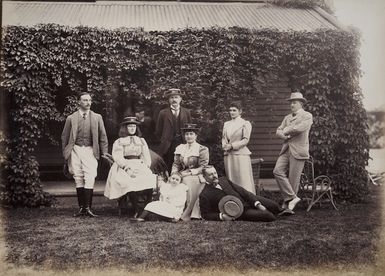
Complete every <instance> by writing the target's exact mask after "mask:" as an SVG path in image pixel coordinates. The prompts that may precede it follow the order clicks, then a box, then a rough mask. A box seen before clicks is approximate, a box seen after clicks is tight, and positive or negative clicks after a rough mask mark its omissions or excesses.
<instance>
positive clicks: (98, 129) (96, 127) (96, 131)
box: [61, 110, 108, 161]
mask: <svg viewBox="0 0 385 276" xmlns="http://www.w3.org/2000/svg"><path fill="white" fill-rule="evenodd" d="M89 116H90V120H91V133H92V150H93V153H94V156H95V158H96V159H99V157H100V151H101V152H102V154H104V153H107V152H108V139H107V134H106V129H105V128H104V123H103V119H102V116H101V115H100V114H98V113H95V112H93V111H91V110H90V112H89ZM78 124H79V110H78V111H76V112H74V113H72V114H71V115H69V116H68V117H67V119H66V122H65V124H64V129H63V132H62V135H61V141H62V151H63V156H64V159H65V160H66V161H67V160H68V159H69V158H70V156H71V152H72V149H73V148H74V145H75V141H76V135H77V133H78Z"/></svg>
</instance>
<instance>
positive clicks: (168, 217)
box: [131, 172, 188, 222]
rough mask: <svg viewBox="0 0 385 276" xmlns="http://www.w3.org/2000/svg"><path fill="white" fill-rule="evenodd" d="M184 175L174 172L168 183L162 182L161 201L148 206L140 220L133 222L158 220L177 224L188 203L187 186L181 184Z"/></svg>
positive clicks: (136, 219)
mask: <svg viewBox="0 0 385 276" xmlns="http://www.w3.org/2000/svg"><path fill="white" fill-rule="evenodd" d="M181 180H182V175H181V174H180V173H178V172H174V173H173V174H171V176H170V177H169V179H168V182H167V183H164V182H160V183H159V184H160V196H159V201H153V202H150V203H149V204H147V206H146V207H145V208H144V211H143V213H142V214H141V215H140V217H138V218H133V219H131V221H134V222H143V221H146V220H151V221H154V220H158V221H169V222H177V221H178V220H179V219H180V217H181V215H182V213H183V208H184V205H185V203H186V197H187V190H188V188H187V186H186V185H185V184H183V183H181Z"/></svg>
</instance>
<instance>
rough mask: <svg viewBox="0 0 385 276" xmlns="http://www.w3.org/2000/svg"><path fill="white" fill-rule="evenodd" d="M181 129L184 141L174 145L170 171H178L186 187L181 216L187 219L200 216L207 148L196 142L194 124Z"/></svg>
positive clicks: (196, 131) (195, 127) (207, 157)
mask: <svg viewBox="0 0 385 276" xmlns="http://www.w3.org/2000/svg"><path fill="white" fill-rule="evenodd" d="M181 130H182V131H183V132H184V138H185V141H186V143H185V144H181V145H179V146H177V147H176V149H175V156H174V163H173V165H172V169H171V173H173V172H180V174H181V175H182V182H183V183H184V184H186V185H187V187H188V192H187V206H186V209H185V210H184V212H183V214H182V217H181V219H182V220H184V221H188V220H190V219H191V218H196V219H199V218H201V215H200V208H199V202H198V197H199V194H200V192H201V191H202V189H203V187H204V182H205V181H204V178H203V176H202V169H203V167H204V166H206V165H208V163H209V149H208V148H207V147H205V146H202V145H201V144H199V143H197V141H196V139H197V133H198V130H199V128H198V127H197V126H196V124H186V126H185V127H184V128H181Z"/></svg>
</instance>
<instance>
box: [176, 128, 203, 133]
mask: <svg viewBox="0 0 385 276" xmlns="http://www.w3.org/2000/svg"><path fill="white" fill-rule="evenodd" d="M180 130H181V131H183V132H189V131H192V132H198V131H199V128H181V129H180Z"/></svg>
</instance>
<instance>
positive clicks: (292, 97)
mask: <svg viewBox="0 0 385 276" xmlns="http://www.w3.org/2000/svg"><path fill="white" fill-rule="evenodd" d="M287 100H288V101H302V102H304V103H306V102H307V100H306V99H305V98H304V97H303V95H302V93H301V92H293V93H291V95H290V98H288V99H287Z"/></svg>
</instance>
